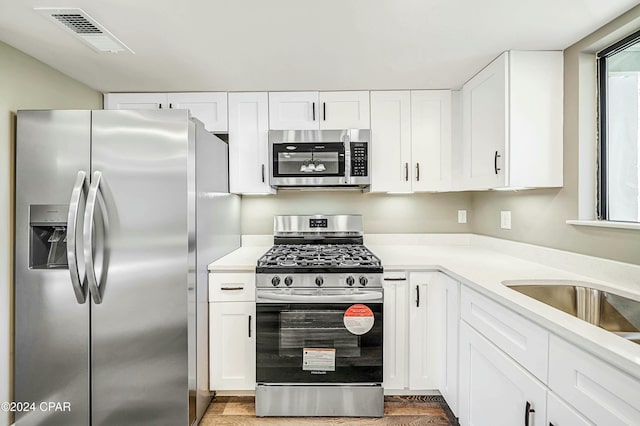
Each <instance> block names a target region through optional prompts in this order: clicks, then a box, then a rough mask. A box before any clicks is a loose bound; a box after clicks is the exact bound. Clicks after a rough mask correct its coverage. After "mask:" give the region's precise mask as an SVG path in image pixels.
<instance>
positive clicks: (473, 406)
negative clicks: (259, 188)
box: [459, 321, 547, 426]
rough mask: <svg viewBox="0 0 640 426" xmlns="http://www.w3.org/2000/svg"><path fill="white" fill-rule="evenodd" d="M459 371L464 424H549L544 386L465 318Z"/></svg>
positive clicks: (498, 425) (535, 425)
mask: <svg viewBox="0 0 640 426" xmlns="http://www.w3.org/2000/svg"><path fill="white" fill-rule="evenodd" d="M459 373H460V407H459V416H460V424H461V425H463V426H468V425H473V426H515V425H525V426H526V425H530V426H543V425H545V424H546V423H545V421H546V418H547V416H546V402H547V395H546V394H547V391H546V388H545V386H544V385H543V384H542V383H540V382H539V381H538V380H536V378H535V377H533V376H532V375H531V374H529V373H528V372H527V371H526V370H525V369H524V368H522V367H521V366H519V365H518V364H517V363H516V362H515V361H513V360H512V359H511V358H509V357H508V356H507V355H506V354H504V353H503V352H502V351H500V350H499V349H498V348H497V347H496V346H494V345H493V344H492V343H490V342H489V341H488V340H487V339H485V338H484V337H482V336H481V335H480V334H479V333H478V332H477V331H475V330H474V329H473V328H471V327H470V326H469V325H468V324H467V323H466V322H464V321H462V322H461V323H460V371H459ZM527 408H529V412H526V410H527ZM527 416H528V419H526V417H527Z"/></svg>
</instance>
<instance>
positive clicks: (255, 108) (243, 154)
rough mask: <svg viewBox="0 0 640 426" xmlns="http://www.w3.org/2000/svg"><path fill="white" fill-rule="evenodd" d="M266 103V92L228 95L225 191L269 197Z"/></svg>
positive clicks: (267, 110)
mask: <svg viewBox="0 0 640 426" xmlns="http://www.w3.org/2000/svg"><path fill="white" fill-rule="evenodd" d="M268 103H269V100H268V95H267V93H266V92H258V93H229V190H230V192H232V193H235V194H273V193H275V190H274V189H273V188H271V186H270V185H269V170H270V169H269V138H268V136H269V106H268Z"/></svg>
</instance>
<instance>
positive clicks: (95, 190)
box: [83, 172, 107, 304]
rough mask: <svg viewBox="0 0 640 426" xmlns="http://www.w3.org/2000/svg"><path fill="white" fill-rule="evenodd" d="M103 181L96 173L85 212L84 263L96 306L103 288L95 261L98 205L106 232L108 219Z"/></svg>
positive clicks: (100, 174)
mask: <svg viewBox="0 0 640 426" xmlns="http://www.w3.org/2000/svg"><path fill="white" fill-rule="evenodd" d="M101 181H102V173H101V172H95V173H94V174H93V179H92V182H91V186H90V187H89V195H87V207H86V209H85V212H84V232H83V234H84V263H85V265H86V270H87V272H86V275H87V283H88V284H89V290H90V291H91V296H92V297H93V301H94V303H96V304H100V303H102V293H101V290H102V289H101V287H102V286H99V285H98V280H97V278H96V269H95V265H94V261H93V231H94V215H95V210H96V203H100V205H101V207H103V208H102V212H103V220H104V225H105V231H106V228H107V217H106V214H105V213H106V212H105V209H104V199H103V196H102V191H101V190H100V182H101Z"/></svg>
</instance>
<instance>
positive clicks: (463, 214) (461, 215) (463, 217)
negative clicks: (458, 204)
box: [458, 210, 467, 223]
mask: <svg viewBox="0 0 640 426" xmlns="http://www.w3.org/2000/svg"><path fill="white" fill-rule="evenodd" d="M458 223H467V211H466V210H458Z"/></svg>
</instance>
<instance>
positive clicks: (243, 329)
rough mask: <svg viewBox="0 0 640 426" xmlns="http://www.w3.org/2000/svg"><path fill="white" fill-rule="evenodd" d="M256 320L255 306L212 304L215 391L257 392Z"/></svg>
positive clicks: (211, 363)
mask: <svg viewBox="0 0 640 426" xmlns="http://www.w3.org/2000/svg"><path fill="white" fill-rule="evenodd" d="M255 318H256V304H255V302H216V303H210V304H209V333H210V340H209V345H210V348H209V358H210V374H211V377H210V381H209V386H210V389H211V390H216V391H220V390H233V391H247V390H255V386H256V337H255V336H256V333H255V330H256V320H255Z"/></svg>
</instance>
